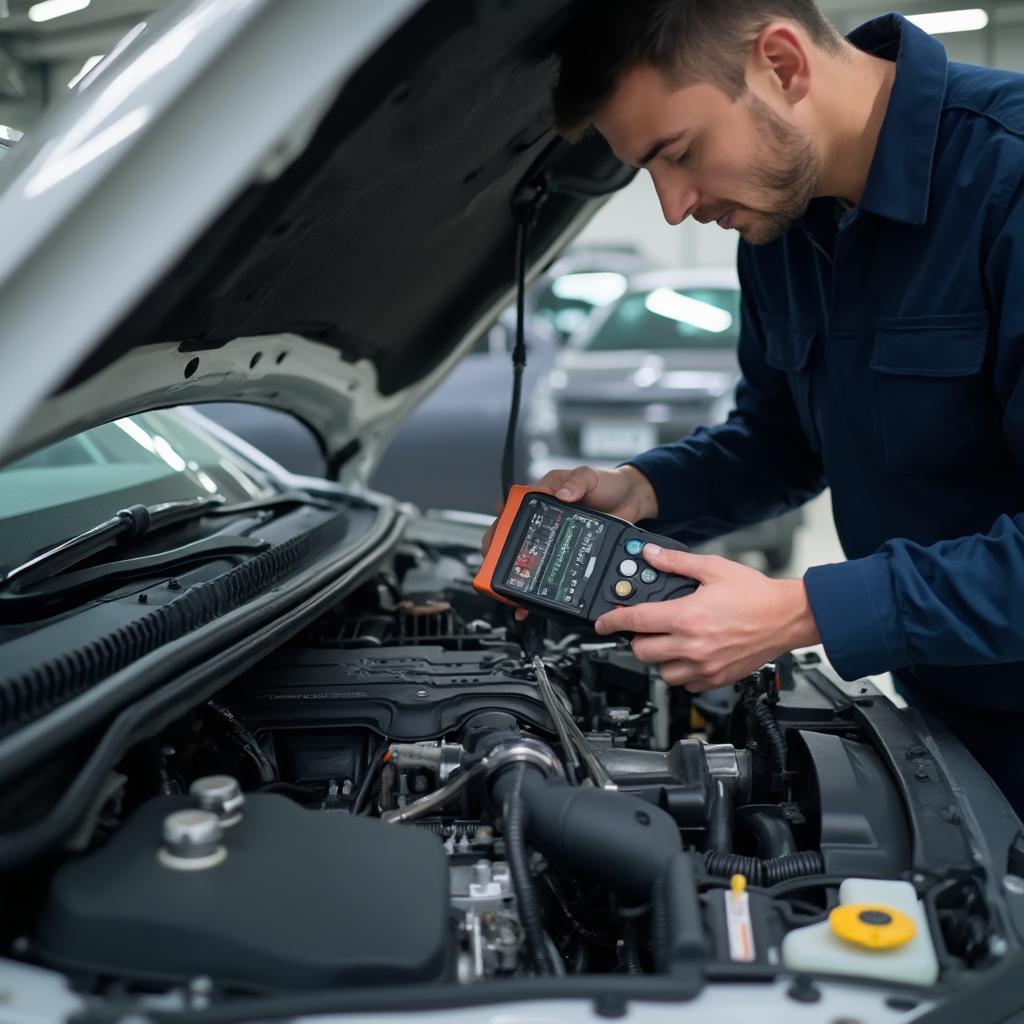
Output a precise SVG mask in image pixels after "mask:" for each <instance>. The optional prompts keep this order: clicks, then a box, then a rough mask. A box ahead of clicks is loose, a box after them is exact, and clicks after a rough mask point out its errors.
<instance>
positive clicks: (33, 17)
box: [28, 0, 91, 21]
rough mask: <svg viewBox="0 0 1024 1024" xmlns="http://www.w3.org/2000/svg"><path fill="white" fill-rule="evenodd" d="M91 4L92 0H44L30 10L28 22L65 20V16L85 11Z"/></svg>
mask: <svg viewBox="0 0 1024 1024" xmlns="http://www.w3.org/2000/svg"><path fill="white" fill-rule="evenodd" d="M90 3H91V0H43V2H42V3H39V4H33V5H32V6H31V7H30V8H29V9H28V20H29V21H53V19H54V18H63V17H64V15H65V14H74V13H75V11H84V10H85V9H86V7H88V6H89V4H90Z"/></svg>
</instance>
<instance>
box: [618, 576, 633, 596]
mask: <svg viewBox="0 0 1024 1024" xmlns="http://www.w3.org/2000/svg"><path fill="white" fill-rule="evenodd" d="M632 593H633V584H632V583H630V582H629V580H619V582H618V583H616V584H615V596H616V597H622V598H626V597H630V596H631V595H632Z"/></svg>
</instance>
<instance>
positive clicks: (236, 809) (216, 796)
mask: <svg viewBox="0 0 1024 1024" xmlns="http://www.w3.org/2000/svg"><path fill="white" fill-rule="evenodd" d="M188 791H189V793H190V794H191V795H192V796H193V797H194V798H195V801H196V803H197V804H199V806H200V807H201V808H202V809H203V810H204V811H212V812H213V813H214V814H216V815H217V817H218V818H219V819H220V823H221V825H224V826H227V825H234V824H235V823H236V822H237V821H239V820H241V810H242V807H243V805H244V804H245V797H244V796H243V795H242V787H241V786H240V785H239V784H238V780H237V779H235V778H232V776H230V775H204V776H203V777H202V778H201V779H196V780H195V782H193V783H192V785H191V786H189V787H188Z"/></svg>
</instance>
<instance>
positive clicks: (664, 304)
mask: <svg viewBox="0 0 1024 1024" xmlns="http://www.w3.org/2000/svg"><path fill="white" fill-rule="evenodd" d="M644 305H645V306H646V307H647V308H648V309H649V310H650V311H651V312H652V313H654V314H656V315H657V316H663V317H667V318H668V319H669V320H676V321H678V322H679V323H681V324H689V325H690V326H691V327H698V328H700V329H701V330H702V331H709V332H710V333H712V334H721V333H722V332H723V331H727V330H729V328H730V327H732V314H731V313H730V312H729V311H728V310H726V309H721V308H720V307H719V306H712V305H711V304H710V303H708V302H701V301H700V300H699V299H693V298H690V296H689V295H681V294H680V293H679V292H676V291H673V290H672V289H671V288H655V289H654V291H653V292H651V294H650V295H648V296H647V301H646V302H645V303H644Z"/></svg>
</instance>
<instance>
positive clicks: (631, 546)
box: [626, 537, 644, 555]
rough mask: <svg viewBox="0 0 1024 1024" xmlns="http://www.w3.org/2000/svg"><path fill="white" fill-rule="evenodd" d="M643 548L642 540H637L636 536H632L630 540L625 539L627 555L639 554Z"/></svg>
mask: <svg viewBox="0 0 1024 1024" xmlns="http://www.w3.org/2000/svg"><path fill="white" fill-rule="evenodd" d="M643 549H644V542H643V541H642V540H637V538H636V537H634V538H633V539H632V540H627V541H626V554H627V555H639V554H640V552H641V551H643Z"/></svg>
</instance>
